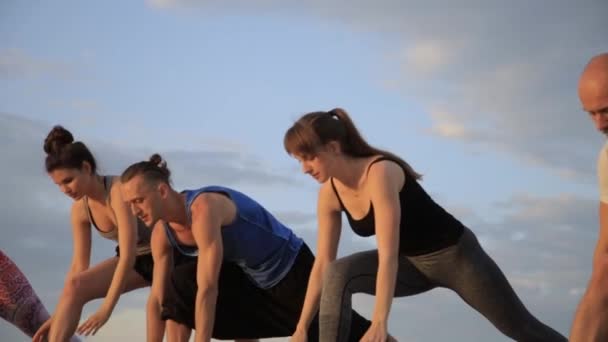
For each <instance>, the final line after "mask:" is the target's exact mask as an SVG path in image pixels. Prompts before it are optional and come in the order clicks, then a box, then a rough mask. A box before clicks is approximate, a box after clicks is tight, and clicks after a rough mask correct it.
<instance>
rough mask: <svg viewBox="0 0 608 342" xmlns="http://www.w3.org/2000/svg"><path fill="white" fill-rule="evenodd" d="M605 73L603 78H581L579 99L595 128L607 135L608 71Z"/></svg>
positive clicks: (593, 76) (591, 76) (598, 76)
mask: <svg viewBox="0 0 608 342" xmlns="http://www.w3.org/2000/svg"><path fill="white" fill-rule="evenodd" d="M605 73H606V75H604V77H602V75H599V74H595V75H590V76H588V77H587V78H583V79H582V80H581V83H580V85H579V98H580V101H581V104H582V105H583V110H584V111H585V112H587V113H589V116H590V117H591V120H592V121H593V123H594V124H595V128H597V130H599V131H600V132H602V133H604V134H606V135H608V70H606V72H605Z"/></svg>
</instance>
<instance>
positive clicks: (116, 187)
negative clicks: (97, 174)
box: [110, 176, 122, 198]
mask: <svg viewBox="0 0 608 342" xmlns="http://www.w3.org/2000/svg"><path fill="white" fill-rule="evenodd" d="M120 189H121V183H120V177H118V176H111V177H110V195H111V196H112V198H122V193H121V191H120Z"/></svg>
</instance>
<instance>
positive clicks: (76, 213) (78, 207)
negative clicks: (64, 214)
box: [70, 198, 89, 224]
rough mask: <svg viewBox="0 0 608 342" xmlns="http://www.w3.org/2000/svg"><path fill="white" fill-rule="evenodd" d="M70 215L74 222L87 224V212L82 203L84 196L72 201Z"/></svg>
mask: <svg viewBox="0 0 608 342" xmlns="http://www.w3.org/2000/svg"><path fill="white" fill-rule="evenodd" d="M70 216H71V218H72V221H73V222H74V223H81V224H89V215H88V213H87V207H86V205H85V203H84V198H81V199H79V200H77V201H74V203H72V209H71V210H70Z"/></svg>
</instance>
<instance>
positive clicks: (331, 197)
mask: <svg viewBox="0 0 608 342" xmlns="http://www.w3.org/2000/svg"><path fill="white" fill-rule="evenodd" d="M318 209H319V211H320V210H324V211H330V212H340V211H341V210H342V208H341V207H340V202H339V201H338V196H337V195H336V191H335V190H334V187H333V185H332V183H331V179H328V180H327V181H326V182H325V183H323V184H322V185H321V188H320V189H319V196H318Z"/></svg>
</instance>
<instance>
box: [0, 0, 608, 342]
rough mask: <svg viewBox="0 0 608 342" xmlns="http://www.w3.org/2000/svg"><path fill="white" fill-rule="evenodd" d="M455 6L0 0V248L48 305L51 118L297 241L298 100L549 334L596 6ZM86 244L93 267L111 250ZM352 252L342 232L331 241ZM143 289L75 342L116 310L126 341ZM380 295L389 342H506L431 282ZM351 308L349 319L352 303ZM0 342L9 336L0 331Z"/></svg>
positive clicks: (589, 215) (584, 175)
mask: <svg viewBox="0 0 608 342" xmlns="http://www.w3.org/2000/svg"><path fill="white" fill-rule="evenodd" d="M459 4H460V5H459V7H449V6H450V2H447V1H439V0H435V1H425V2H414V1H405V2H404V1H391V0H379V1H374V2H372V1H349V2H346V1H333V0H327V1H323V2H321V1H307V2H295V1H274V0H265V1H262V0H259V1H258V0H252V1H235V0H229V1H223V2H221V3H220V2H214V1H203V0H151V1H132V2H119V1H104V2H96V3H86V4H85V3H83V2H78V1H54V2H50V1H48V2H36V3H33V2H24V1H13V0H9V1H4V2H3V4H2V5H0V19H1V20H0V121H2V125H0V127H1V128H0V139H2V140H3V141H6V142H7V143H6V144H4V146H2V147H1V149H2V156H3V158H7V159H6V160H7V163H6V164H7V165H9V166H8V167H6V168H4V169H3V170H2V171H0V179H2V181H0V190H2V191H3V192H4V193H9V194H13V196H12V197H11V198H10V200H9V202H10V203H9V205H7V206H5V208H3V209H1V210H2V211H0V212H2V217H5V218H6V221H7V222H6V223H8V226H9V227H10V228H7V232H12V233H13V234H18V238H16V240H17V241H16V243H14V244H13V243H8V242H7V241H8V240H7V239H3V240H2V242H0V248H2V250H3V251H5V252H6V253H7V254H8V255H9V256H11V257H12V258H13V259H15V260H16V261H17V262H18V264H19V265H20V266H21V267H22V268H23V269H24V270H25V271H26V274H27V275H28V277H30V278H31V280H32V283H33V285H34V287H35V288H36V290H37V291H38V292H39V293H40V295H41V297H42V298H43V300H44V301H45V304H46V305H47V307H48V308H49V309H51V310H52V308H53V307H54V305H55V304H56V300H57V298H56V297H57V295H58V293H59V291H60V288H61V283H62V278H63V272H64V270H65V269H67V267H68V263H69V258H70V255H71V251H70V248H71V247H70V246H71V242H70V239H71V237H70V236H69V229H68V224H69V219H68V217H69V214H68V208H69V205H70V202H69V199H67V198H64V197H65V196H63V195H61V193H60V192H59V191H57V189H55V187H54V185H53V184H52V182H51V181H50V180H49V179H48V178H47V177H46V175H45V174H44V172H43V170H42V163H43V157H44V155H43V153H42V140H43V139H44V137H45V136H46V133H47V132H48V131H49V130H50V128H51V127H52V125H54V124H62V125H64V126H66V127H67V128H68V129H70V130H71V131H72V132H73V134H74V135H75V137H76V138H77V139H80V140H82V141H84V142H85V143H87V144H88V145H89V146H90V147H91V149H92V150H93V151H94V152H95V154H96V155H97V157H98V159H99V161H100V164H101V169H102V171H104V172H107V173H114V174H115V173H119V172H120V171H121V170H122V168H124V167H125V166H127V165H128V164H130V163H132V162H134V161H138V160H142V159H145V158H147V157H148V156H149V155H150V154H151V153H153V152H160V153H161V154H163V155H164V156H165V157H167V159H168V161H169V166H170V167H171V168H172V170H173V172H174V181H175V184H176V186H177V187H180V188H182V187H196V186H200V185H204V184H211V183H219V184H223V185H228V186H233V187H236V188H238V189H241V190H244V191H246V192H248V193H249V194H250V195H252V196H253V197H255V198H257V199H258V200H259V201H260V202H262V203H263V204H264V205H266V206H267V207H268V208H269V209H270V210H271V211H273V212H275V213H276V214H277V215H278V216H279V217H281V218H282V219H283V220H284V221H285V222H287V223H288V224H290V225H292V226H293V227H294V229H295V230H296V231H298V233H299V234H300V235H302V236H303V237H304V238H305V239H306V241H307V242H308V243H309V244H310V245H312V246H314V245H315V241H314V229H315V227H314V208H315V195H316V189H317V185H316V184H315V183H314V181H312V180H310V179H308V178H307V177H305V176H304V175H302V174H301V173H300V172H299V170H298V165H297V163H296V162H295V161H294V160H292V159H290V158H289V157H288V156H287V155H286V154H285V152H284V150H283V146H282V139H283V134H284V132H285V130H286V129H287V128H288V127H289V126H290V125H291V124H292V123H293V121H294V120H295V119H297V118H298V116H299V115H301V114H303V113H305V112H309V111H314V110H329V109H331V108H334V107H342V108H345V109H346V110H347V111H349V113H350V114H351V116H352V117H353V119H354V121H355V123H356V124H357V125H358V126H359V128H360V130H361V131H362V133H363V134H364V136H365V137H366V138H367V139H368V140H369V141H370V142H371V143H372V144H374V145H376V146H378V147H382V148H386V149H389V150H391V151H393V152H395V153H397V154H399V155H401V156H402V157H403V158H405V159H406V160H408V161H409V162H410V163H411V164H412V165H413V166H414V167H415V168H416V169H417V170H418V171H420V172H422V173H423V174H424V175H425V179H424V182H423V186H424V187H425V188H426V189H427V190H428V191H429V192H430V193H431V194H432V195H433V196H434V198H435V199H436V200H437V201H438V202H439V203H440V204H442V205H443V206H444V207H446V208H447V209H449V210H450V211H451V212H453V213H454V214H456V215H457V216H458V217H459V218H460V219H461V220H462V221H463V222H465V223H466V224H467V225H468V226H469V227H470V228H471V229H473V231H475V232H476V233H477V234H478V236H479V237H480V239H481V241H482V243H484V247H485V248H486V250H487V251H488V253H489V254H490V255H491V256H492V257H493V258H494V259H495V260H496V261H497V263H498V264H499V265H500V266H501V267H502V268H503V271H504V272H505V273H506V274H507V277H508V278H509V280H510V281H511V282H512V283H513V285H514V287H515V288H516V290H517V291H518V293H519V294H520V296H521V297H522V299H523V300H524V301H525V302H526V304H527V305H528V307H529V308H530V309H531V310H532V311H533V313H534V314H536V315H537V316H538V318H540V319H541V320H543V321H545V322H547V323H548V324H550V325H552V326H553V327H555V328H556V329H558V330H560V331H561V332H563V333H564V334H567V332H568V331H569V327H570V326H569V325H570V321H571V316H572V314H573V311H574V308H575V306H576V303H577V302H578V298H579V296H580V291H581V289H582V288H584V286H585V282H586V279H587V277H588V276H589V273H590V266H591V262H590V255H591V250H592V248H593V243H594V239H595V237H596V231H597V222H596V217H597V214H596V210H597V209H596V207H597V197H598V194H597V189H596V186H595V179H596V175H595V160H596V156H597V153H598V151H599V148H600V146H601V144H602V143H603V139H604V138H603V137H601V136H600V135H599V134H598V133H596V132H595V131H594V129H593V127H592V125H591V123H590V122H588V121H589V120H588V119H587V117H586V114H585V113H583V112H582V110H581V109H580V105H579V103H578V99H577V97H576V81H577V78H578V75H579V73H580V71H581V70H582V67H583V66H584V64H585V63H586V62H587V60H588V59H589V58H590V57H591V56H592V55H594V54H597V53H600V52H605V51H608V43H607V42H606V40H605V32H606V30H605V28H606V26H605V18H604V17H605V16H604V15H603V14H602V13H606V12H607V10H608V5H606V4H605V3H603V2H602V1H591V0H590V1H582V2H579V3H578V4H577V5H576V6H574V5H573V4H572V3H571V2H568V1H562V0H559V1H537V2H534V3H532V4H531V3H527V2H524V1H514V2H511V3H510V5H509V6H506V5H505V4H506V3H503V2H497V1H474V0H469V1H464V2H460V3H459ZM541 14H542V15H541ZM5 156H6V157H5ZM25 170H27V171H25ZM24 189H28V190H27V192H25V191H24ZM26 215H27V216H26ZM42 226H46V227H42ZM347 228H348V227H345V231H347ZM5 236H10V235H8V233H7V235H5ZM96 243H97V245H95V246H96V247H95V248H94V255H95V257H96V258H98V259H97V260H101V259H103V258H105V257H108V256H111V255H112V254H111V253H112V247H111V244H109V243H107V242H104V241H101V240H100V239H98V240H96ZM373 244H374V241H373V240H363V239H359V238H356V237H354V236H353V234H352V233H350V232H348V233H344V234H343V241H342V244H341V252H340V253H341V254H346V253H349V252H353V251H356V250H362V249H367V248H372V247H373ZM98 245H99V246H102V247H99V248H98V247H97V246H98ZM49 255H52V256H53V257H52V258H49V257H48V256H49ZM41 260H44V262H43V263H41ZM51 266H52V267H56V270H57V271H56V272H52V273H49V271H48V269H49V267H51ZM146 291H147V290H142V291H138V292H136V293H133V294H129V295H126V296H124V297H123V298H122V299H121V303H120V306H119V307H118V309H117V310H116V312H115V316H114V318H113V319H112V320H111V321H110V322H109V323H108V325H107V326H106V327H105V328H104V330H103V331H102V332H101V335H100V336H99V337H97V338H95V339H92V340H104V339H108V338H110V336H119V335H117V334H119V333H120V331H121V330H120V329H121V328H120V327H121V326H123V325H121V324H127V323H126V322H129V323H128V324H129V325H124V326H138V325H140V326H141V329H139V330H141V332H140V333H141V334H143V329H144V325H143V303H144V302H145V295H146V293H147V292H146ZM395 303H396V304H395V306H394V309H393V314H392V318H391V322H390V323H391V330H392V331H394V332H395V335H396V336H398V337H400V340H406V341H429V340H430V341H434V340H440V339H442V338H444V336H445V337H450V338H451V339H452V340H455V341H470V340H484V341H505V340H506V339H505V338H504V337H502V336H500V335H499V333H498V332H496V331H495V330H494V329H493V328H492V327H491V326H489V324H488V323H487V322H486V321H485V320H484V319H483V318H482V317H480V316H479V315H477V314H476V313H474V312H473V311H472V310H471V309H469V308H468V307H466V305H465V304H464V303H462V302H461V301H460V300H458V299H457V298H455V296H454V295H453V294H451V293H449V292H447V291H442V290H438V291H432V292H431V293H428V294H424V295H421V296H417V297H412V298H402V299H398V300H396V302H395ZM356 304H357V306H358V308H359V309H360V310H361V311H364V312H369V311H371V306H372V304H373V301H372V299H371V298H370V297H366V296H357V302H356ZM96 305H97V304H95V303H93V304H91V305H89V306H88V307H87V309H86V310H85V312H86V313H89V312H91V311H92V310H94V308H95V307H96ZM436 308H441V310H437V309H436ZM366 310H367V311H366ZM134 322H135V323H134ZM440 324H441V325H445V327H446V328H445V329H433V327H436V326H438V325H440ZM136 330H137V329H136ZM446 334H447V335H446ZM0 335H1V336H10V337H12V339H11V340H13V339H19V338H20V335H19V332H16V329H14V328H12V327H10V326H8V325H6V324H5V323H0ZM137 336H141V335H135V337H137ZM125 339H126V338H125ZM119 340H121V339H120V338H119Z"/></svg>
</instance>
